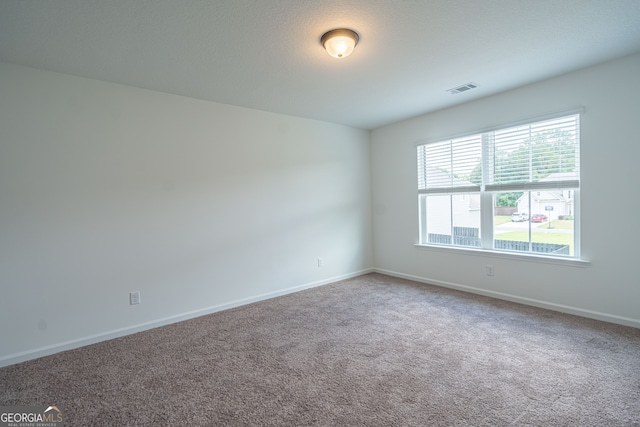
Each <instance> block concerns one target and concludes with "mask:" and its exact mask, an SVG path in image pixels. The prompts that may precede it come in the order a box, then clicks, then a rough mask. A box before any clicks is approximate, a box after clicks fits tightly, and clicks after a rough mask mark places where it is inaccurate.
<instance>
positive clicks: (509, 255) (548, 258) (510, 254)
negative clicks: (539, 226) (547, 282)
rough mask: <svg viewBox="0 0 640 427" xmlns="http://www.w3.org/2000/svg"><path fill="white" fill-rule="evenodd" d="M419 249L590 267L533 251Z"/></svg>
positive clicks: (569, 259) (456, 248)
mask: <svg viewBox="0 0 640 427" xmlns="http://www.w3.org/2000/svg"><path fill="white" fill-rule="evenodd" d="M414 246H415V247H416V248H418V249H422V250H428V251H439V252H447V253H453V254H460V255H471V256H482V257H491V258H503V259H510V260H518V261H530V262H542V263H547V264H557V265H566V266H571V267H588V266H589V264H590V263H589V261H587V260H584V259H577V258H564V257H551V256H544V255H533V254H531V253H517V252H502V251H492V250H487V249H474V248H463V247H459V246H441V245H425V244H419V243H417V244H415V245H414Z"/></svg>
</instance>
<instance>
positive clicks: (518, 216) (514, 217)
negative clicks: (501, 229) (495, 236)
mask: <svg viewBox="0 0 640 427" xmlns="http://www.w3.org/2000/svg"><path fill="white" fill-rule="evenodd" d="M528 219H529V214H528V213H526V212H515V213H512V214H511V221H513V222H523V221H527V220H528Z"/></svg>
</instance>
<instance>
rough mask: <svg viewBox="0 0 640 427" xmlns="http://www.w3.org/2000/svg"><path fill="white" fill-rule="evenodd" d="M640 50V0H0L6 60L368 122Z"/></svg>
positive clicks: (0, 47) (0, 48) (0, 55)
mask: <svg viewBox="0 0 640 427" xmlns="http://www.w3.org/2000/svg"><path fill="white" fill-rule="evenodd" d="M337 27H348V28H351V29H353V30H355V31H357V32H358V33H359V34H360V43H359V44H358V46H357V47H356V50H355V51H354V53H353V54H352V55H351V56H350V57H349V58H346V59H342V60H338V59H334V58H331V57H330V56H329V55H327V54H326V52H324V50H323V49H322V47H321V46H320V42H319V39H320V36H321V35H322V34H323V33H324V32H325V31H327V30H330V29H333V28H337ZM638 51H640V0H424V1H420V0H341V1H334V0H323V1H319V0H208V1H206V0H109V1H105V0H49V1H40V0H2V1H0V61H4V62H10V63H15V64H21V65H27V66H31V67H36V68H41V69H45V70H52V71H58V72H62V73H68V74H73V75H77V76H83V77H89V78H93V79H99V80H106V81H111V82H116V83H122V84H126V85H131V86H136V87H140V88H146V89H152V90H156V91H161V92H167V93H173V94H178V95H184V96H189V97H193V98H199V99H205V100H210V101H215V102H221V103H226V104H233V105H238V106H244V107H250V108H255V109H259V110H265V111H272V112H276V113H284V114H289V115H294V116H300V117H307V118H313V119H318V120H324V121H329V122H334V123H341V124H345V125H348V126H353V127H357V128H363V129H373V128H376V127H380V126H382V125H385V124H388V123H392V122H396V121H399V120H403V119H406V118H409V117H413V116H416V115H419V114H423V113H426V112H430V111H434V110H437V109H441V108H446V107H449V106H452V105H455V104H459V103H462V102H467V101H470V100H472V99H476V98H479V97H483V96H487V95H490V94H493V93H497V92H501V91H504V90H507V89H511V88H514V87H517V86H521V85H524V84H528V83H532V82H535V81H538V80H542V79H545V78H548V77H551V76H554V75H558V74H562V73H565V72H569V71H572V70H575V69H579V68H582V67H585V66H589V65H593V64H596V63H599V62H603V61H606V60H609V59H613V58H616V57H621V56H625V55H628V54H631V53H635V52H638ZM468 82H475V83H477V84H478V85H479V88H477V89H474V90H473V91H469V92H465V93H461V94H457V95H450V94H449V93H447V92H446V90H447V89H450V88H452V87H455V86H459V85H462V84H465V83H468Z"/></svg>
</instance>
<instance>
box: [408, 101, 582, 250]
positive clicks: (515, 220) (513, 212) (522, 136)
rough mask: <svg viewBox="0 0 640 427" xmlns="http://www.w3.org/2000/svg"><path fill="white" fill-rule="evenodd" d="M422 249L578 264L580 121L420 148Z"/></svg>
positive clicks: (543, 123) (520, 127)
mask: <svg viewBox="0 0 640 427" xmlns="http://www.w3.org/2000/svg"><path fill="white" fill-rule="evenodd" d="M417 155H418V199H419V207H420V244H423V245H445V246H455V247H465V248H476V249H480V250H491V251H507V252H519V253H529V254H534V255H544V256H558V257H569V258H579V255H580V248H579V233H578V230H579V227H578V226H577V224H578V223H579V215H580V213H579V194H580V115H579V114H577V113H576V114H569V115H563V116H560V117H554V118H550V119H545V120H539V121H535V122H527V123H520V124H517V125H511V126H508V127H504V128H493V129H490V130H487V131H482V132H478V133H474V134H470V135H466V136H463V137H457V138H450V139H444V140H439V141H435V142H429V143H419V145H418V147H417Z"/></svg>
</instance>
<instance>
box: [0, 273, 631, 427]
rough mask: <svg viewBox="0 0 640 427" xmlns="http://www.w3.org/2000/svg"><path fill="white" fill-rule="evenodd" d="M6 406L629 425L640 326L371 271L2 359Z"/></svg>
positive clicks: (137, 421) (346, 421)
mask: <svg viewBox="0 0 640 427" xmlns="http://www.w3.org/2000/svg"><path fill="white" fill-rule="evenodd" d="M81 320H82V319H78V321H81ZM15 404H24V405H29V404H37V405H53V404H57V405H58V406H59V407H62V409H63V412H64V416H65V426H93V425H107V426H134V425H144V426H192V425H195V426H199V425H225V426H226V425H229V426H235V425H255V426H305V425H318V426H342V425H345V426H347V425H348V426H360V425H361V426H529V425H531V426H638V425H640V329H634V328H629V327H624V326H619V325H614V324H608V323H603V322H598V321H595V320H589V319H584V318H580V317H575V316H570V315H565V314H560V313H556V312H551V311H546V310H542V309H538V308H533V307H528V306H523V305H518V304H514V303H510V302H505V301H499V300H494V299H490V298H485V297H481V296H475V295H470V294H465V293H462V292H457V291H452V290H448V289H443V288H439V287H435V286H427V285H423V284H418V283H414V282H410V281H406V280H401V279H397V278H392V277H388V276H384V275H380V274H369V275H365V276H361V277H358V278H355V279H351V280H346V281H342V282H338V283H334V284H331V285H327V286H322V287H319V288H314V289H310V290H307V291H303V292H298V293H295V294H291V295H286V296H283V297H279V298H274V299H271V300H268V301H262V302H259V303H255V304H251V305H246V306H243V307H239V308H236V309H232V310H228V311H224V312H219V313H215V314H212V315H208V316H203V317H200V318H197V319H193V320H189V321H185V322H181V323H177V324H174V325H169V326H165V327H162V328H157V329H153V330H150V331H146V332H141V333H138V334H134V335H130V336H127V337H123V338H119V339H115V340H111V341H106V342H102V343H99V344H95V345H91V346H87V347H83V348H80V349H76V350H71V351H67V352H63V353H59V354H56V355H53V356H49V357H44V358H41V359H38V360H33V361H29V362H25V363H21V364H17V365H13V366H9V367H6V368H3V369H0V405H15Z"/></svg>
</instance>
